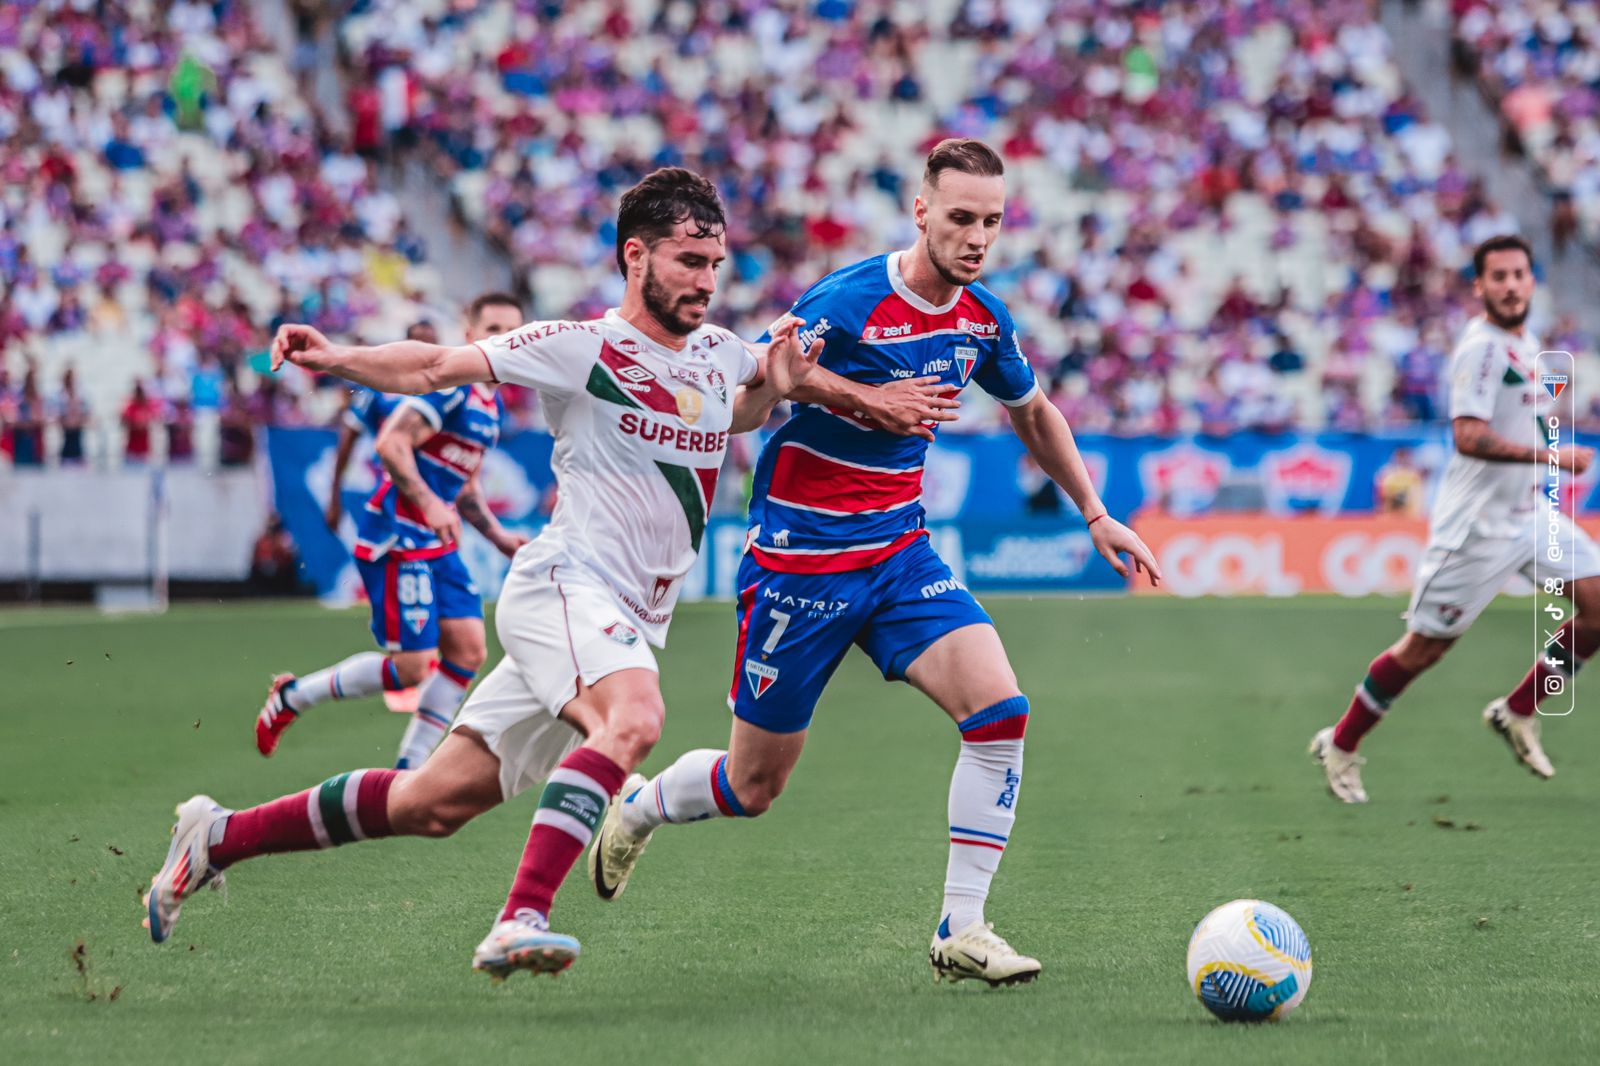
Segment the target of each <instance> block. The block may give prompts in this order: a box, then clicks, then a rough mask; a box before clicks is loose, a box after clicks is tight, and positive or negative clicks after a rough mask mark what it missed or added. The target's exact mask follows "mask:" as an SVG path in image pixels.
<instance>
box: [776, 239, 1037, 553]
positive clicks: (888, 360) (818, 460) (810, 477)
mask: <svg viewBox="0 0 1600 1066" xmlns="http://www.w3.org/2000/svg"><path fill="white" fill-rule="evenodd" d="M899 259H900V253H899V252H895V253H892V254H890V255H880V256H876V257H874V258H872V259H866V260H863V261H862V262H859V263H856V264H854V265H853V266H848V267H845V268H844V269H842V270H837V271H835V272H833V273H832V274H829V275H828V276H827V277H825V278H823V279H822V280H821V281H819V282H817V283H816V284H815V285H813V286H812V287H811V288H810V289H808V290H807V291H806V293H805V295H803V296H801V297H800V300H799V302H798V303H796V304H795V305H794V308H793V313H794V314H796V315H798V316H799V317H801V318H803V319H805V322H806V325H805V328H804V329H803V330H802V332H801V340H802V342H803V343H805V344H807V345H809V344H811V342H812V341H813V340H816V339H819V338H820V339H821V340H822V341H823V343H824V347H823V352H822V357H821V360H820V364H821V365H822V366H824V367H826V368H827V369H829V370H831V371H833V372H834V373H835V374H839V375H841V376H843V377H847V378H850V379H852V380H854V381H861V382H866V383H868V384H873V385H881V384H884V383H886V382H890V381H893V380H895V379H897V378H917V377H929V376H938V377H939V378H941V379H942V382H943V383H944V384H946V385H947V386H948V389H947V390H946V392H945V393H944V395H946V396H955V395H957V394H958V393H960V392H961V390H962V389H964V388H966V387H967V384H968V383H969V382H974V381H975V382H977V384H978V386H979V387H980V388H981V389H983V390H984V391H985V392H987V393H989V394H990V395H991V396H993V397H994V398H995V399H997V400H999V401H1000V402H1001V403H1004V404H1006V405H1007V406H1011V407H1017V406H1020V405H1022V404H1025V403H1027V402H1028V401H1029V400H1031V399H1032V398H1033V396H1034V394H1035V393H1036V392H1037V391H1038V389H1039V385H1038V382H1037V381H1036V380H1035V379H1034V376H1033V370H1032V369H1031V368H1030V367H1029V366H1028V361H1027V359H1025V358H1024V357H1023V355H1022V349H1021V347H1020V345H1019V343H1018V338H1017V328H1016V324H1015V323H1013V322H1012V320H1011V315H1010V313H1009V312H1008V311H1007V310H1006V306H1005V304H1004V303H1002V302H1001V301H1000V299H999V297H997V296H995V295H994V294H993V293H991V292H990V291H989V290H988V289H986V288H984V287H983V286H982V285H968V286H966V287H965V288H962V289H960V290H958V291H957V293H956V295H955V297H954V299H952V300H951V301H950V302H949V303H948V304H946V305H944V306H943V307H935V306H934V305H932V304H930V303H928V301H926V300H924V299H922V298H921V297H920V296H918V295H917V294H916V293H914V292H912V291H911V290H910V289H909V288H908V287H907V286H906V284H905V282H904V280H903V279H902V278H901V275H900V266H899ZM763 339H766V338H763ZM935 429H936V430H937V427H935ZM927 448H928V443H927V441H925V440H923V439H921V438H920V437H901V436H896V435H895V434H893V433H890V432H888V431H887V430H883V429H879V428H878V427H877V426H876V425H875V424H874V423H872V422H871V421H870V420H869V419H868V418H867V417H866V416H864V415H862V414H861V413H859V412H854V411H844V410H835V409H832V408H828V407H823V406H820V405H815V404H803V405H802V404H796V405H795V411H794V414H793V417H791V418H790V419H789V421H788V422H786V423H785V424H784V425H783V426H782V428H780V429H779V430H778V431H777V432H776V433H775V434H773V436H772V438H771V440H769V441H768V442H767V445H766V447H765V448H764V449H762V452H761V458H760V460H759V461H758V462H757V463H756V472H755V485H754V493H753V495H752V498H751V502H750V525H751V531H750V532H751V541H750V551H751V552H752V553H753V555H754V557H755V559H756V561H757V562H759V563H760V564H761V565H762V566H764V567H766V568H768V569H769V570H777V571H780V572H783V573H802V574H804V573H813V574H831V573H839V572H841V571H845V570H856V569H860V568H862V567H867V566H872V565H874V564H876V563H879V562H882V561H883V560H884V559H887V558H888V557H889V556H891V555H893V554H894V553H895V552H897V551H899V550H900V549H901V548H903V547H905V546H906V545H907V544H909V543H910V542H911V541H912V540H913V539H915V538H916V537H918V536H921V535H922V528H923V510H922V465H923V458H924V455H925V454H926V452H927Z"/></svg>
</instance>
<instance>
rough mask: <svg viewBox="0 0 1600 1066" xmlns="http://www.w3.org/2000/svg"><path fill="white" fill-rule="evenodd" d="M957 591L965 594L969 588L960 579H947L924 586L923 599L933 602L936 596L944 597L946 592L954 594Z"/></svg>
mask: <svg viewBox="0 0 1600 1066" xmlns="http://www.w3.org/2000/svg"><path fill="white" fill-rule="evenodd" d="M957 589H960V590H961V591H962V592H965V591H966V590H967V586H966V585H964V584H962V582H961V580H960V579H959V578H954V577H947V578H945V579H944V580H942V581H935V582H934V583H933V584H931V585H924V586H922V598H923V599H925V600H931V599H933V597H935V596H943V595H944V594H945V593H946V592H954V591H956V590H957Z"/></svg>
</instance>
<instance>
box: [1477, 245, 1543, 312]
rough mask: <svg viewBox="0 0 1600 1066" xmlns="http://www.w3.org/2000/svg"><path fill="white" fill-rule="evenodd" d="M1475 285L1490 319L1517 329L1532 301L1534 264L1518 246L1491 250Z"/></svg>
mask: <svg viewBox="0 0 1600 1066" xmlns="http://www.w3.org/2000/svg"><path fill="white" fill-rule="evenodd" d="M1476 288H1477V292H1478V296H1479V297H1480V298H1482V300H1483V311H1484V314H1486V315H1487V316H1488V317H1489V321H1491V322H1493V323H1494V324H1495V325H1497V326H1499V327H1500V328H1501V329H1517V328H1518V327H1520V326H1521V325H1522V323H1523V322H1525V321H1527V318H1528V308H1529V306H1530V304H1531V302H1532V300H1533V265H1532V264H1531V263H1529V262H1528V257H1527V256H1526V255H1524V254H1523V253H1522V251H1521V250H1520V249H1517V248H1511V249H1507V250H1505V251H1499V252H1490V253H1489V254H1488V256H1486V257H1485V258H1484V261H1483V276H1482V277H1480V278H1479V279H1478V280H1477V283H1476Z"/></svg>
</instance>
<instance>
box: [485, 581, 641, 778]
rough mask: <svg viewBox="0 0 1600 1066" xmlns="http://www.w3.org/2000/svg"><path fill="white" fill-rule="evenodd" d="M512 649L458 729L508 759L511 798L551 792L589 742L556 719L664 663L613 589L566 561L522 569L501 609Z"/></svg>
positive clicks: (504, 762) (505, 771)
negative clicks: (586, 689)
mask: <svg viewBox="0 0 1600 1066" xmlns="http://www.w3.org/2000/svg"><path fill="white" fill-rule="evenodd" d="M494 622H495V631H496V632H497V633H499V635H500V644H501V646H502V647H504V648H505V658H503V659H501V660H500V662H499V663H498V664H496V665H495V668H494V669H493V670H491V671H490V672H489V676H488V677H486V678H484V679H483V683H482V684H480V685H479V686H478V687H477V688H476V689H474V690H473V693H472V695H471V696H470V697H468V699H467V703H466V706H464V707H462V708H461V713H460V714H459V715H458V716H457V717H456V721H455V726H454V728H456V729H463V728H465V729H470V730H472V731H473V732H474V733H476V734H478V736H480V737H482V738H483V740H484V743H486V744H488V745H489V750H490V751H492V752H494V754H495V757H496V758H498V759H499V760H500V790H501V792H502V793H503V794H504V795H505V798H506V799H510V798H511V797H513V796H515V795H517V794H518V793H520V792H524V791H526V790H527V789H529V788H532V787H533V786H535V785H539V784H542V783H543V782H544V781H545V780H546V779H547V778H548V777H549V776H550V773H551V772H552V771H553V770H555V768H556V766H557V765H559V764H560V762H561V760H562V759H564V758H566V756H567V753H568V752H570V751H572V749H573V748H576V747H577V746H578V744H579V743H580V742H581V741H582V740H583V737H582V735H581V734H579V733H578V731H577V730H575V729H573V728H572V727H571V726H569V725H568V724H567V723H566V722H563V721H561V720H560V719H559V718H557V717H556V715H558V714H560V713H561V708H563V707H565V706H566V705H567V704H568V703H569V702H570V701H571V700H572V698H573V697H574V696H576V695H577V694H578V682H579V681H580V680H581V681H582V682H583V683H584V684H585V685H592V684H594V683H595V682H596V681H599V680H600V679H601V678H602V677H605V676H607V675H608V674H614V673H616V672H617V671H618V670H631V669H640V670H651V671H654V670H656V669H657V667H656V658H655V655H654V654H653V653H652V652H651V650H650V646H649V645H648V644H646V643H645V640H644V637H643V635H642V634H641V633H640V632H639V630H638V629H637V628H636V627H634V626H633V625H631V624H629V623H628V621H627V620H626V619H625V618H623V616H622V612H621V610H620V609H619V608H618V607H617V605H616V601H615V600H614V599H613V598H612V596H611V592H610V590H608V589H607V588H606V587H605V586H604V585H603V584H601V583H600V582H599V581H598V580H597V579H596V578H594V577H592V576H590V575H589V574H587V573H586V572H585V571H582V570H579V569H578V568H576V567H573V566H570V565H568V564H565V563H559V562H558V563H556V564H554V565H549V564H547V565H545V566H543V567H540V568H539V569H538V570H536V571H533V572H532V573H529V572H527V571H526V570H525V569H518V568H513V569H512V571H511V573H510V574H508V575H507V577H506V583H505V587H504V588H503V589H501V591H500V600H499V603H498V605H497V606H496V608H495V615H494Z"/></svg>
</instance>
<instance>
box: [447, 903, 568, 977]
mask: <svg viewBox="0 0 1600 1066" xmlns="http://www.w3.org/2000/svg"><path fill="white" fill-rule="evenodd" d="M581 950H582V949H581V948H580V947H579V945H578V942H577V941H576V940H575V939H573V938H572V937H570V936H562V935H561V934H560V933H552V932H551V931H550V924H549V923H548V922H546V921H545V919H544V916H543V915H541V914H538V913H537V912H535V911H531V910H521V911H518V912H517V913H516V916H515V917H511V918H505V919H502V920H501V921H498V922H496V923H494V928H493V929H490V930H489V935H488V936H486V937H484V938H483V943H481V944H479V945H478V949H477V950H476V951H474V952H473V953H472V968H473V969H474V970H478V971H481V972H483V973H486V974H488V975H489V976H490V977H492V978H494V979H495V981H496V982H497V983H498V982H500V981H504V980H505V979H506V978H507V977H509V976H511V975H512V974H513V973H515V972H516V971H518V970H527V971H528V972H529V973H535V974H539V973H547V974H551V975H555V974H559V973H560V972H561V971H562V970H565V969H566V968H567V967H568V966H571V965H572V964H573V963H574V962H576V961H577V960H578V953H579V951H581Z"/></svg>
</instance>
